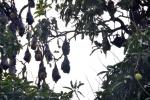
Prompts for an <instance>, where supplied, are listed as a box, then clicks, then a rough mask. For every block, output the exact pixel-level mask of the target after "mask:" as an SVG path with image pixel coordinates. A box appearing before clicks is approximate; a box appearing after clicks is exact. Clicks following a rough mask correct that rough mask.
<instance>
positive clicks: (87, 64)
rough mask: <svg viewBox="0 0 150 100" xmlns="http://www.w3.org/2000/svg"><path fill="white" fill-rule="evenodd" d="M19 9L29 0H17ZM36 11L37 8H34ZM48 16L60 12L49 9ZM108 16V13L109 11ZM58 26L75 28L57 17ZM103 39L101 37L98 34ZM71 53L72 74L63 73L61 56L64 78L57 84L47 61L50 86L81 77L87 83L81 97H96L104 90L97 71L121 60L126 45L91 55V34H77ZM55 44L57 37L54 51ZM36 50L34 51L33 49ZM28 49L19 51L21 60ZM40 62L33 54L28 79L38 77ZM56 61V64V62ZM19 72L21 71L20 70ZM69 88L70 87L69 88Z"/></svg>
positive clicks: (89, 99)
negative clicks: (83, 37) (106, 52)
mask: <svg viewBox="0 0 150 100" xmlns="http://www.w3.org/2000/svg"><path fill="white" fill-rule="evenodd" d="M15 1H16V2H17V3H16V6H17V9H18V10H20V9H21V8H22V7H23V5H25V4H27V0H15ZM33 11H34V10H33ZM25 16H26V11H24V12H23V16H22V17H23V18H24V19H25ZM48 16H49V17H56V18H58V16H59V15H58V13H56V12H55V11H54V10H50V11H49V12H48ZM106 16H107V15H106ZM58 25H59V26H58V27H59V28H60V31H64V30H70V29H72V27H71V25H69V26H68V27H65V23H63V22H62V21H61V20H59V21H58ZM98 39H100V38H98ZM21 42H22V43H24V42H26V40H25V39H22V40H21ZM70 46H71V47H70V49H71V51H70V54H69V56H68V58H69V60H70V66H71V71H70V74H64V73H63V72H62V71H61V70H60V66H61V62H62V60H63V59H61V60H60V61H59V62H58V63H57V66H58V69H59V72H60V75H61V79H60V80H59V81H58V82H57V84H55V83H54V82H53V81H52V69H53V67H52V68H50V67H49V66H48V65H46V71H47V79H46V81H47V83H48V84H49V85H50V88H51V89H54V90H55V91H56V92H59V91H62V90H64V91H65V90H66V89H64V88H62V87H64V86H70V81H71V80H72V81H73V82H75V81H76V80H77V81H81V82H83V83H84V84H85V85H83V86H82V87H81V88H80V91H81V92H82V93H83V94H84V96H85V97H82V96H79V97H80V99H81V100H93V99H94V93H93V92H96V91H98V90H101V88H100V87H101V82H102V81H101V79H100V78H102V76H97V73H99V72H100V71H103V70H106V68H105V67H106V66H107V65H113V64H115V63H117V62H119V61H121V60H123V57H124V55H123V48H121V49H118V48H116V47H115V46H112V49H111V52H108V54H107V56H106V55H104V54H103V53H101V52H100V50H98V51H96V52H94V53H93V54H92V55H91V56H90V53H91V51H92V46H93V45H92V44H91V41H90V40H89V38H88V37H86V38H85V39H84V40H81V37H80V36H78V37H77V40H76V41H75V40H74V39H73V40H71V43H70ZM55 48H56V41H55V42H53V43H51V46H50V49H51V50H52V51H54V50H55ZM30 51H31V53H32V54H33V53H34V52H33V51H32V50H30ZM24 52H25V49H23V50H21V51H20V54H19V56H18V59H19V60H23V56H24ZM38 64H39V62H36V61H35V60H34V57H32V58H31V62H30V63H29V64H27V70H28V79H29V80H32V81H33V80H34V81H36V79H37V73H38V66H39V65H38ZM17 65H18V66H19V67H17V68H19V69H21V68H22V65H21V64H20V63H19V62H18V64H17ZM53 65H54V64H53ZM18 72H19V71H18ZM66 91H67V90H66ZM72 100H77V98H76V97H73V99H72Z"/></svg>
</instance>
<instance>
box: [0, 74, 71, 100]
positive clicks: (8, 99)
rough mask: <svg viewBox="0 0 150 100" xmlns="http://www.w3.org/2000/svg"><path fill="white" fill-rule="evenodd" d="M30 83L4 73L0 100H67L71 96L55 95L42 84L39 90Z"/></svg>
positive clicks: (0, 86) (0, 85) (0, 83)
mask: <svg viewBox="0 0 150 100" xmlns="http://www.w3.org/2000/svg"><path fill="white" fill-rule="evenodd" d="M32 83H33V82H32V81H27V80H25V79H20V78H19V77H15V76H12V75H10V74H7V73H4V74H2V75H1V80H0V90H1V91H0V99H1V100H51V99H53V100H60V99H61V100H69V99H70V98H72V94H70V93H67V92H60V93H55V92H54V91H53V90H51V89H50V88H49V86H48V84H46V83H44V84H43V85H42V87H41V88H40V89H38V88H37V86H35V85H32Z"/></svg>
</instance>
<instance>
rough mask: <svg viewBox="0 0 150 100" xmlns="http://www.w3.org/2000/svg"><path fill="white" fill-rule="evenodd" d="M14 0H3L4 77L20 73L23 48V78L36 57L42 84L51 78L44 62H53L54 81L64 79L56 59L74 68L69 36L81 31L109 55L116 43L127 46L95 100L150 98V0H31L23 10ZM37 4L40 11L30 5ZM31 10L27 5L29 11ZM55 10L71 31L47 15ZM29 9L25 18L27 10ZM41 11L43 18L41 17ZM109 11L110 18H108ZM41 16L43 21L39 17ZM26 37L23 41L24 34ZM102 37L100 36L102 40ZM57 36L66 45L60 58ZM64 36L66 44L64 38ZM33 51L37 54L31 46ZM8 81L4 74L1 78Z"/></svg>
mask: <svg viewBox="0 0 150 100" xmlns="http://www.w3.org/2000/svg"><path fill="white" fill-rule="evenodd" d="M15 3H16V2H15V0H0V53H1V64H0V73H1V76H3V74H6V72H7V70H9V74H11V75H12V76H15V75H16V62H17V61H19V60H17V57H16V56H17V55H19V51H20V50H21V49H24V48H25V49H26V51H25V54H24V58H23V59H24V61H20V62H21V63H22V64H23V66H24V67H23V69H22V72H21V73H22V79H23V80H26V63H30V61H31V57H32V56H34V58H35V60H36V61H38V62H40V64H39V69H38V83H37V87H38V89H40V88H41V87H42V86H43V84H45V79H46V77H47V72H46V67H45V63H44V62H45V61H46V62H47V64H51V63H54V66H53V70H52V78H53V81H54V82H56V83H57V81H58V80H59V79H60V78H61V75H60V73H59V70H58V68H57V61H58V60H59V59H61V58H62V57H64V60H63V62H62V64H61V70H62V71H63V72H64V73H69V72H70V70H71V68H70V62H69V59H68V55H69V53H70V41H71V40H72V39H76V37H77V36H81V39H84V37H86V36H88V37H89V39H90V40H91V43H93V45H94V47H95V48H93V51H92V52H91V54H92V53H94V51H96V50H101V51H102V52H103V53H104V54H107V52H108V51H109V50H111V47H112V46H113V45H114V46H116V47H118V48H121V47H124V54H126V57H125V59H124V60H123V61H121V62H119V63H117V64H115V65H111V66H107V71H104V72H100V73H99V74H98V75H100V74H104V81H103V85H102V89H103V90H102V91H97V92H96V94H97V97H96V98H95V99H96V100H122V99H123V100H128V99H130V100H148V99H149V97H150V93H149V70H150V68H149V62H150V56H149V43H150V42H149V41H150V39H149V35H150V34H149V33H150V1H149V0H116V1H113V0H63V1H62V0H51V1H48V0H37V1H34V0H28V3H27V4H25V5H24V6H23V7H22V9H19V11H18V9H17V7H16V5H15ZM33 8H35V12H32V10H31V9H33ZM25 9H27V10H25ZM51 9H55V10H56V11H57V12H58V13H59V14H60V19H61V20H62V21H64V22H65V25H66V27H67V26H68V25H70V24H69V23H71V25H73V26H74V28H73V29H72V30H69V31H60V30H59V27H60V26H59V25H58V24H57V20H58V19H57V18H54V17H52V18H48V17H47V15H48V12H49V10H51ZM24 11H26V19H25V21H24V20H23V18H22V12H24ZM41 16H42V18H41ZM106 16H107V17H106ZM38 18H39V21H38V22H37V23H35V21H36V20H37V19H38ZM24 36H25V37H26V40H27V42H26V43H25V44H22V43H21V42H20V41H21V39H23V38H24ZM97 37H101V38H102V39H101V40H98V38H97ZM54 40H57V44H56V45H57V46H58V48H59V49H62V52H58V51H56V52H57V53H59V54H60V56H59V57H56V56H55V53H53V52H51V48H50V44H51V43H52V41H54ZM60 40H62V43H61V42H60ZM31 50H34V54H31V53H30V51H31ZM1 80H3V78H1Z"/></svg>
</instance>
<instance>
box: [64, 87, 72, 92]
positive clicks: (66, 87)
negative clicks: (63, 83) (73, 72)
mask: <svg viewBox="0 0 150 100" xmlns="http://www.w3.org/2000/svg"><path fill="white" fill-rule="evenodd" d="M63 88H66V89H69V90H71V91H72V88H70V87H63Z"/></svg>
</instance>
